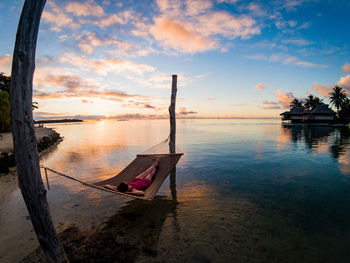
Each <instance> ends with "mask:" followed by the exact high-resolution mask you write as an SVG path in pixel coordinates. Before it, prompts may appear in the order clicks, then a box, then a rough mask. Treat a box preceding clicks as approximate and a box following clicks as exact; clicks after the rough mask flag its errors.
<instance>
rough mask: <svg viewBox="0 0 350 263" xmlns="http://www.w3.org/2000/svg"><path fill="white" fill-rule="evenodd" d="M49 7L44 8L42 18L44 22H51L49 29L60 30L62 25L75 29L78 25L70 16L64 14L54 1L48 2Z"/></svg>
mask: <svg viewBox="0 0 350 263" xmlns="http://www.w3.org/2000/svg"><path fill="white" fill-rule="evenodd" d="M48 6H49V9H48V10H44V12H43V14H42V19H43V21H44V22H46V23H49V24H51V30H53V31H57V32H59V31H61V28H62V27H65V28H72V29H77V28H80V25H79V24H77V23H75V22H74V21H73V19H72V18H71V17H69V16H68V15H66V14H65V13H64V11H63V10H62V9H61V8H60V7H58V6H57V5H56V4H55V3H54V2H50V3H48Z"/></svg>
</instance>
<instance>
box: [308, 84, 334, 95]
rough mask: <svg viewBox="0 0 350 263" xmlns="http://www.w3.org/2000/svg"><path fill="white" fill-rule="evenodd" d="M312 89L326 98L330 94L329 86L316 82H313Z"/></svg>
mask: <svg viewBox="0 0 350 263" xmlns="http://www.w3.org/2000/svg"><path fill="white" fill-rule="evenodd" d="M312 89H313V90H314V91H316V92H317V93H318V94H320V95H322V96H324V97H326V98H329V97H330V95H329V92H331V88H329V87H327V86H325V85H319V84H317V83H315V84H314V85H313V86H312Z"/></svg>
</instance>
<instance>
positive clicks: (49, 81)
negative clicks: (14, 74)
mask: <svg viewBox="0 0 350 263" xmlns="http://www.w3.org/2000/svg"><path fill="white" fill-rule="evenodd" d="M23 2H24V1H23V0H1V1H0V72H4V73H5V74H10V73H11V63H12V53H13V47H14V42H15V36H16V30H17V26H18V21H19V17H20V13H21V9H22V6H23ZM349 11H350V1H347V0H285V1H282V0H271V1H245V0H183V1H180V0H155V1H148V0H144V1H133V0H131V1H112V0H102V1H100V0H86V1H66V0H47V2H46V5H45V8H44V12H43V14H42V18H41V23H40V29H39V36H38V43H37V49H36V70H35V73H34V85H33V90H34V91H33V100H34V101H36V102H38V103H39V104H38V106H39V108H38V109H37V110H35V111H34V118H35V119H47V118H51V119H52V118H82V119H101V118H102V119H103V118H112V119H114V118H164V117H167V116H168V106H169V103H170V93H171V75H173V74H176V75H178V91H177V104H176V111H177V114H178V117H186V118H208V117H209V118H217V117H219V118H231V117H245V118H254V117H261V118H270V117H272V118H278V117H279V114H280V113H281V112H283V111H285V110H286V109H288V108H289V104H290V101H291V100H293V98H298V99H303V98H305V97H306V96H308V95H309V94H313V95H315V96H318V97H320V98H322V99H323V100H324V101H325V102H327V103H328V102H329V99H328V97H329V95H328V93H329V92H330V90H331V89H332V88H333V87H334V86H335V85H339V86H341V87H342V88H344V89H346V90H347V91H348V94H349V95H350V56H349V55H350V34H349V31H348V30H349V29H348V28H349V25H350V16H349V15H348V14H349Z"/></svg>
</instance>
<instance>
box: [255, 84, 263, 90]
mask: <svg viewBox="0 0 350 263" xmlns="http://www.w3.org/2000/svg"><path fill="white" fill-rule="evenodd" d="M255 89H257V90H263V89H265V85H264V84H262V83H259V84H258V85H256V87H255Z"/></svg>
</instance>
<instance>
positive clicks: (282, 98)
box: [276, 90, 294, 109]
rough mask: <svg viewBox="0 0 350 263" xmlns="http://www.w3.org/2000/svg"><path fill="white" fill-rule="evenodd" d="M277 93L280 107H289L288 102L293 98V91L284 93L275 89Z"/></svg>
mask: <svg viewBox="0 0 350 263" xmlns="http://www.w3.org/2000/svg"><path fill="white" fill-rule="evenodd" d="M276 93H277V99H278V101H279V102H280V103H281V105H282V108H286V109H287V108H289V106H290V103H291V102H292V100H294V97H293V93H292V92H287V93H284V92H282V91H280V90H276Z"/></svg>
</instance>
